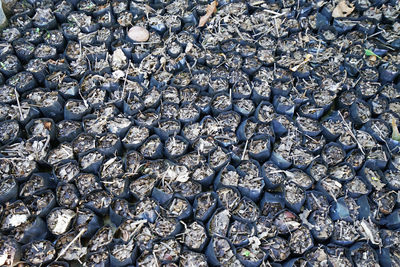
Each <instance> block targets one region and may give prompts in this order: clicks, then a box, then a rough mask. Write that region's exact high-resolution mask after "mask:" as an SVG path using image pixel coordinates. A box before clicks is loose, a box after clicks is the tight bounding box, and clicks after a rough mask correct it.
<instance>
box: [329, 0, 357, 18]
mask: <svg viewBox="0 0 400 267" xmlns="http://www.w3.org/2000/svg"><path fill="white" fill-rule="evenodd" d="M353 10H354V5H353V4H351V5H350V6H348V5H347V4H346V1H340V2H339V4H338V5H337V6H336V7H335V9H333V12H332V17H334V18H340V17H342V18H343V17H347V16H349V15H350V14H351V12H353Z"/></svg>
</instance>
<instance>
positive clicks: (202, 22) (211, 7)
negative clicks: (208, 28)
mask: <svg viewBox="0 0 400 267" xmlns="http://www.w3.org/2000/svg"><path fill="white" fill-rule="evenodd" d="M217 6H218V1H213V2H212V3H211V4H209V5H208V6H207V9H206V12H207V13H206V14H205V15H203V16H201V18H200V21H199V27H203V26H204V25H205V24H206V23H207V21H208V20H209V19H210V17H211V16H212V14H214V13H216V12H217Z"/></svg>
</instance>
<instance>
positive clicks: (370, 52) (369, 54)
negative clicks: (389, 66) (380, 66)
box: [364, 49, 382, 59]
mask: <svg viewBox="0 0 400 267" xmlns="http://www.w3.org/2000/svg"><path fill="white" fill-rule="evenodd" d="M364 50H365V55H366V56H375V57H377V58H379V59H382V58H381V57H380V56H378V55H377V54H375V53H374V51H372V50H369V49H364Z"/></svg>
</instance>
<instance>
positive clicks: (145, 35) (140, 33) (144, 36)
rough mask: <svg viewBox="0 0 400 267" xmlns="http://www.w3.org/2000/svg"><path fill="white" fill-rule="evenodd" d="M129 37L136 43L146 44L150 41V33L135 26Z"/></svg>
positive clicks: (131, 29)
mask: <svg viewBox="0 0 400 267" xmlns="http://www.w3.org/2000/svg"><path fill="white" fill-rule="evenodd" d="M128 36H129V38H131V39H132V40H133V41H135V42H146V41H147V40H149V37H150V33H149V31H148V30H146V29H145V28H143V27H140V26H133V27H132V28H130V30H129V32H128Z"/></svg>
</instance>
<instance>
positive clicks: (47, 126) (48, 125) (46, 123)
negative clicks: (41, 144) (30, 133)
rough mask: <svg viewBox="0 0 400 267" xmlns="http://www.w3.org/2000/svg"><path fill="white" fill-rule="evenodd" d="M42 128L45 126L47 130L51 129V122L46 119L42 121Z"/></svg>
mask: <svg viewBox="0 0 400 267" xmlns="http://www.w3.org/2000/svg"><path fill="white" fill-rule="evenodd" d="M44 128H46V129H47V130H51V122H49V121H46V122H45V123H44Z"/></svg>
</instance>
